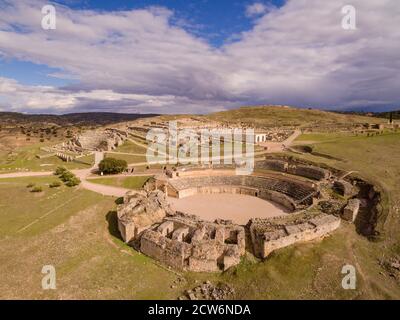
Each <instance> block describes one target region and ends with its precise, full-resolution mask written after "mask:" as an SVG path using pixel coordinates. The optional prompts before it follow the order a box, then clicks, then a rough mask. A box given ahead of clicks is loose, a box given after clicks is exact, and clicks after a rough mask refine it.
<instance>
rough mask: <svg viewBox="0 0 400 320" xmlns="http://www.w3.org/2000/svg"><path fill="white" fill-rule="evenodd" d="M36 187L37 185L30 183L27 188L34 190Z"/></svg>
mask: <svg viewBox="0 0 400 320" xmlns="http://www.w3.org/2000/svg"><path fill="white" fill-rule="evenodd" d="M34 186H35V184H34V183H32V182H31V183H29V184H28V185H27V186H26V187H27V188H32V187H34Z"/></svg>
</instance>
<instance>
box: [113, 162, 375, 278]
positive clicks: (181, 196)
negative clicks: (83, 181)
mask: <svg viewBox="0 0 400 320" xmlns="http://www.w3.org/2000/svg"><path fill="white" fill-rule="evenodd" d="M243 199H246V200H245V201H244V202H243ZM379 199H380V194H379V192H377V191H375V189H374V187H373V186H372V185H370V184H368V183H367V182H365V181H363V180H361V179H359V178H357V177H355V176H353V175H352V174H350V173H346V172H341V171H339V170H336V169H333V168H321V167H319V166H317V165H315V164H312V163H307V162H305V161H301V162H300V160H293V159H291V158H284V157H279V158H271V157H268V158H266V159H264V160H261V161H257V162H256V164H255V170H254V172H253V173H252V174H249V175H238V174H237V173H236V170H235V168H234V167H232V166H214V167H213V166H211V165H209V166H202V167H200V166H199V167H180V168H171V169H165V170H164V172H163V173H162V174H159V175H157V176H155V177H154V179H152V180H150V181H149V182H148V183H147V184H146V185H145V187H144V188H143V190H140V191H130V192H128V193H127V194H126V195H125V197H124V201H123V203H122V204H121V205H119V206H118V213H117V215H118V229H119V231H120V233H121V236H122V238H123V240H124V241H125V242H126V243H128V244H129V245H131V246H132V247H133V248H135V249H136V250H138V251H140V252H142V253H143V254H145V255H147V256H149V257H151V258H153V259H155V260H157V261H159V262H161V263H162V264H164V265H167V266H169V267H172V268H174V269H177V270H186V271H195V272H218V271H225V270H227V269H229V268H231V267H233V266H235V265H237V264H238V263H240V260H241V258H242V257H243V256H244V255H245V254H246V253H249V254H252V255H254V256H255V257H257V258H259V259H266V258H268V256H269V255H270V254H272V253H273V252H274V251H276V250H278V249H281V248H284V247H287V246H290V245H294V244H297V243H302V242H307V241H312V240H318V239H322V238H323V237H325V236H328V235H329V234H330V233H332V232H334V231H335V230H336V229H337V228H339V227H340V225H341V223H343V222H342V221H345V222H344V223H354V224H355V225H356V230H357V232H359V233H360V234H363V235H366V236H369V235H372V234H373V232H374V221H376V210H375V209H374V208H375V206H376V205H377V203H378V202H379Z"/></svg>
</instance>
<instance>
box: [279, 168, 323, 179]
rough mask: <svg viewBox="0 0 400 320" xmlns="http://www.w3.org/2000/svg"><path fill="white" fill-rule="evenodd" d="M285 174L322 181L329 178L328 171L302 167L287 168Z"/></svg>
mask: <svg viewBox="0 0 400 320" xmlns="http://www.w3.org/2000/svg"><path fill="white" fill-rule="evenodd" d="M287 172H288V173H291V174H294V175H297V176H302V177H306V178H309V179H314V180H323V179H327V178H329V176H330V172H329V171H328V170H325V169H322V168H319V167H314V166H304V165H292V166H289V167H288V170H287Z"/></svg>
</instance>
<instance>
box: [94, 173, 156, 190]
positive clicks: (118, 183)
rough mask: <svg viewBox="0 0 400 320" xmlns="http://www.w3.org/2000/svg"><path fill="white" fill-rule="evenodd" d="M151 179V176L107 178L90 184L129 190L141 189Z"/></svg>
mask: <svg viewBox="0 0 400 320" xmlns="http://www.w3.org/2000/svg"><path fill="white" fill-rule="evenodd" d="M149 178H150V176H137V177H109V178H108V177H106V178H96V179H91V180H90V182H93V183H98V184H105V185H107V186H114V187H122V188H127V189H141V188H142V187H143V186H144V184H145V183H146V182H147V180H149Z"/></svg>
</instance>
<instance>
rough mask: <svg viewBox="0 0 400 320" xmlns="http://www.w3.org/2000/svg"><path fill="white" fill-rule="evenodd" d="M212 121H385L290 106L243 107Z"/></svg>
mask: <svg viewBox="0 0 400 320" xmlns="http://www.w3.org/2000/svg"><path fill="white" fill-rule="evenodd" d="M206 117H207V118H209V119H210V120H217V121H225V122H236V123H242V124H245V125H257V126H267V127H275V126H286V127H291V126H296V127H330V126H332V125H333V126H342V125H351V124H357V123H360V124H362V123H382V122H385V121H384V120H383V119H378V118H374V117H368V116H360V115H353V114H341V113H336V112H329V111H322V110H316V109H299V108H293V107H288V106H257V107H242V108H239V109H235V110H229V111H222V112H216V113H212V114H210V115H208V116H206Z"/></svg>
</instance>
